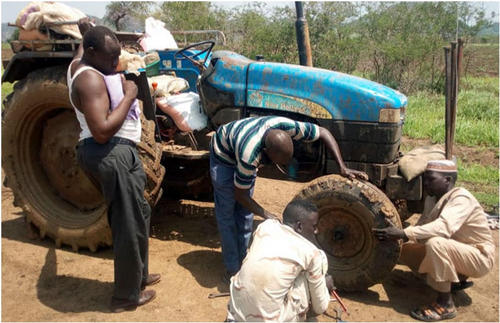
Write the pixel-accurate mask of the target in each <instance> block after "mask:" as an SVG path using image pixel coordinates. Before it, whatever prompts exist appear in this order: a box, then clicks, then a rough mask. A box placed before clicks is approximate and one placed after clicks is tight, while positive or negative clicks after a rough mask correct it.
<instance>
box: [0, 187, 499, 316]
mask: <svg viewBox="0 0 500 323" xmlns="http://www.w3.org/2000/svg"><path fill="white" fill-rule="evenodd" d="M301 187H302V184H299V183H290V182H285V181H277V180H269V179H262V178H259V179H258V180H257V184H256V190H255V198H256V200H257V201H259V202H261V203H262V204H263V206H264V207H266V208H268V209H269V210H270V211H272V212H275V213H281V211H282V210H283V208H284V206H285V205H286V204H287V202H288V201H289V200H291V199H292V197H293V196H294V195H295V193H296V192H297V191H298V190H299V189H300V188H301ZM410 220H411V219H410ZM258 222H260V220H259V219H258V218H257V219H256V223H258ZM494 237H495V241H496V243H497V244H498V231H494ZM149 259H150V270H151V272H158V273H161V274H162V277H163V279H162V281H161V282H160V283H159V284H157V285H155V286H154V289H155V290H156V291H157V293H158V294H157V298H156V299H155V300H154V301H153V302H151V303H149V304H147V305H145V306H143V307H139V308H138V309H137V310H136V311H134V312H125V313H120V314H112V313H110V312H109V311H108V304H109V300H110V296H111V292H112V281H113V260H112V252H111V250H110V249H101V250H99V251H98V252H97V253H91V252H89V251H85V250H82V251H79V252H73V251H71V248H68V247H64V248H62V249H57V248H55V245H54V243H53V242H52V241H51V240H48V239H44V240H39V239H30V236H29V234H28V231H27V230H26V224H25V222H24V218H23V212H22V210H21V209H20V208H17V207H14V206H13V196H12V192H11V191H10V190H9V189H6V188H4V187H2V307H1V309H2V317H1V319H2V321H155V322H158V321H220V322H222V321H223V320H224V319H225V310H226V304H227V300H228V298H227V297H225V298H224V297H223V298H215V299H208V298H207V296H208V294H209V293H213V292H222V291H227V287H225V286H224V285H223V284H222V283H221V275H222V272H223V265H222V257H221V253H220V245H219V241H218V233H217V228H216V224H215V218H214V216H213V204H212V203H209V202H194V201H187V200H183V201H180V202H179V203H173V202H169V201H165V200H162V201H161V202H160V205H159V206H158V207H157V210H156V214H155V215H154V217H153V224H152V236H151V239H150V256H149ZM473 281H474V283H475V284H474V286H473V287H472V288H469V289H467V290H466V291H462V292H458V293H457V294H455V295H454V300H455V304H456V305H457V307H458V316H457V317H456V318H455V319H454V321H476V322H485V321H490V322H498V321H499V311H498V307H499V297H498V296H499V285H498V257H497V261H496V264H495V267H494V270H493V271H492V272H490V273H489V274H488V275H487V276H485V277H483V278H481V279H473ZM340 296H341V297H342V299H343V300H344V302H345V304H346V306H347V308H348V310H349V312H350V315H349V316H347V315H343V316H342V319H343V320H344V321H413V320H412V319H411V317H410V316H409V315H408V313H409V311H410V310H412V309H413V308H415V307H416V306H419V305H421V304H425V303H428V302H429V301H432V300H433V298H434V297H435V293H434V292H433V291H432V290H431V289H430V288H429V287H426V285H425V283H424V282H423V281H420V280H418V279H417V278H416V277H415V276H414V275H413V274H412V273H411V272H410V271H409V269H408V268H405V267H402V266H396V268H395V269H394V271H393V272H392V273H391V274H390V275H389V276H388V277H387V278H386V279H385V280H384V281H383V282H382V283H380V284H377V285H375V286H373V287H371V288H370V289H369V290H367V291H364V292H358V293H340ZM335 307H336V303H331V304H330V307H329V309H328V311H327V312H326V314H324V315H322V316H320V317H319V320H320V321H335V311H334V309H335Z"/></svg>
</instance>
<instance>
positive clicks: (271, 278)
mask: <svg viewBox="0 0 500 323" xmlns="http://www.w3.org/2000/svg"><path fill="white" fill-rule="evenodd" d="M283 223H284V224H281V223H280V222H279V221H278V220H275V219H269V220H266V221H264V222H263V223H261V224H260V225H259V226H258V227H257V230H256V231H255V233H254V236H253V242H252V245H251V246H250V249H249V251H248V254H247V256H246V258H245V259H244V261H243V264H242V266H241V269H240V271H239V272H238V273H237V274H236V275H234V276H233V277H232V278H231V285H230V292H231V298H230V301H229V304H228V317H227V321H279V322H292V321H304V320H305V318H306V313H308V311H309V310H312V312H313V313H314V314H321V313H323V312H324V311H326V309H327V308H328V303H329V301H330V291H331V290H332V289H333V280H332V278H331V276H329V275H326V272H327V269H328V261H327V259H326V256H325V254H324V253H323V251H321V250H320V249H318V248H317V247H316V236H315V235H316V233H317V224H318V210H317V208H316V206H315V205H314V204H312V203H311V202H308V201H303V200H297V201H292V202H291V203H289V204H288V205H287V207H286V208H285V211H284V213H283Z"/></svg>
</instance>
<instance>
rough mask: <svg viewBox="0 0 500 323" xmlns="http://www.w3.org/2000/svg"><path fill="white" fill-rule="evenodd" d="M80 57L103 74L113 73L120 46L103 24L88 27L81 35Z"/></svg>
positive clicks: (111, 32) (116, 64)
mask: <svg viewBox="0 0 500 323" xmlns="http://www.w3.org/2000/svg"><path fill="white" fill-rule="evenodd" d="M83 50H84V53H83V57H82V59H83V60H84V61H85V62H86V63H88V64H89V65H91V66H92V67H95V68H96V69H97V70H99V71H100V72H102V73H103V74H106V75H109V74H114V73H115V70H116V67H117V66H118V59H119V57H120V52H121V47H120V43H119V41H118V39H117V38H116V36H115V34H114V33H113V31H111V29H109V28H107V27H104V26H96V27H93V28H90V29H89V30H88V31H87V32H86V33H85V35H83Z"/></svg>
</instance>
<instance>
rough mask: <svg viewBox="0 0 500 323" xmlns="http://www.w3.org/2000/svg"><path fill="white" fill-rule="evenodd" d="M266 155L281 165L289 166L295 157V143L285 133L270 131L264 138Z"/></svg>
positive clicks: (276, 130) (277, 130) (275, 130)
mask: <svg viewBox="0 0 500 323" xmlns="http://www.w3.org/2000/svg"><path fill="white" fill-rule="evenodd" d="M264 145H265V147H264V149H263V150H264V153H265V154H266V155H267V157H269V159H270V160H271V161H272V162H273V163H275V164H277V165H279V166H287V165H288V164H289V163H290V161H291V160H292V157H293V141H292V138H290V135H288V134H287V133H286V132H285V131H283V130H279V129H270V130H268V131H267V132H266V135H265V138H264Z"/></svg>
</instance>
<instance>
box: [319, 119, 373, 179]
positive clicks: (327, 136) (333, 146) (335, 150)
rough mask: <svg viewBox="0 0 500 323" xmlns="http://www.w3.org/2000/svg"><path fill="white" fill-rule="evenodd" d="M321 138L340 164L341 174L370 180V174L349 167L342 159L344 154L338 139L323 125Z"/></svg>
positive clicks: (320, 128)
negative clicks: (341, 151) (341, 152)
mask: <svg viewBox="0 0 500 323" xmlns="http://www.w3.org/2000/svg"><path fill="white" fill-rule="evenodd" d="M319 138H320V139H321V140H322V141H323V142H324V144H325V146H326V148H327V149H328V150H329V151H330V152H331V153H332V154H333V156H334V157H335V160H336V161H337V163H338V164H339V167H340V175H342V176H345V177H349V178H352V179H353V178H355V177H357V178H360V179H364V180H368V175H366V173H364V172H360V171H357V170H354V169H350V168H347V166H346V165H345V163H344V159H342V155H341V154H340V148H339V145H338V144H337V141H336V140H335V138H334V137H333V135H332V134H331V133H330V131H328V130H327V129H325V128H323V127H319Z"/></svg>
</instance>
